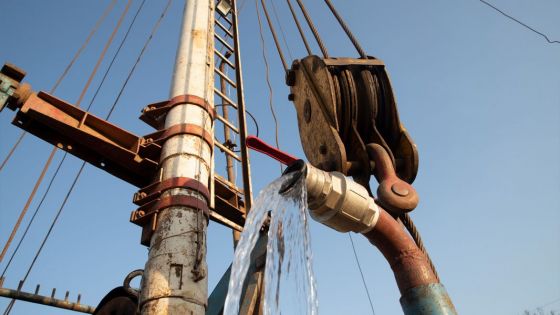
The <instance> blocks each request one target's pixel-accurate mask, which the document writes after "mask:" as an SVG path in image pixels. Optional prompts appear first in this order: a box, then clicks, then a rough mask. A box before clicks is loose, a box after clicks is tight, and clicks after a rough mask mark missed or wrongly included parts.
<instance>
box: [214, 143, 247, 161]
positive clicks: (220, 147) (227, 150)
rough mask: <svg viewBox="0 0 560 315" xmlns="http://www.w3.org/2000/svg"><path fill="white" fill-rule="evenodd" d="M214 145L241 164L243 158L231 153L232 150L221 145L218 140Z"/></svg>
mask: <svg viewBox="0 0 560 315" xmlns="http://www.w3.org/2000/svg"><path fill="white" fill-rule="evenodd" d="M214 144H215V145H216V146H217V147H218V148H219V149H220V150H222V151H224V152H225V153H226V154H227V155H229V156H231V157H232V158H234V159H236V160H238V161H239V162H241V158H240V157H239V156H238V155H237V154H235V152H233V151H231V150H230V149H228V148H226V147H225V146H224V145H223V144H221V143H220V141H219V140H218V139H215V140H214Z"/></svg>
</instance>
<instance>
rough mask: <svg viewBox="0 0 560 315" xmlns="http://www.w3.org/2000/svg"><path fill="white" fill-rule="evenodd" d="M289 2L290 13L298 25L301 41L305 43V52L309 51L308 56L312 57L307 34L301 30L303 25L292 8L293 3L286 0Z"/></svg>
mask: <svg viewBox="0 0 560 315" xmlns="http://www.w3.org/2000/svg"><path fill="white" fill-rule="evenodd" d="M286 2H288V6H289V7H290V12H291V13H292V17H293V18H294V22H295V23H296V27H297V29H298V32H299V35H300V36H301V40H302V41H303V45H304V46H305V50H307V54H308V55H312V54H313V53H312V52H311V47H309V43H308V42H307V38H306V37H305V33H304V32H303V29H302V28H301V24H300V23H299V19H298V17H297V15H296V12H295V10H294V7H293V6H292V2H291V1H290V0H286Z"/></svg>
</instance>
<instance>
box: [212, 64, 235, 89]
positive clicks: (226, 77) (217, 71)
mask: <svg viewBox="0 0 560 315" xmlns="http://www.w3.org/2000/svg"><path fill="white" fill-rule="evenodd" d="M214 71H216V73H217V74H218V75H220V77H222V78H224V79H225V80H226V81H227V83H229V84H231V86H233V87H234V88H236V87H237V84H235V82H233V80H232V79H230V78H228V76H227V75H226V74H225V73H223V72H222V71H220V69H218V68H214Z"/></svg>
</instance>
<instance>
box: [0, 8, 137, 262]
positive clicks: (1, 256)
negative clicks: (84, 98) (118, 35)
mask: <svg viewBox="0 0 560 315" xmlns="http://www.w3.org/2000/svg"><path fill="white" fill-rule="evenodd" d="M113 2H115V1H113ZM113 7H114V3H111V5H110V6H109V7H107V9H106V10H105V11H104V12H103V14H102V16H101V18H100V19H99V20H98V21H97V23H96V25H95V26H94V28H93V30H92V31H91V32H90V34H89V36H88V38H87V39H86V41H85V43H84V44H83V45H82V47H80V49H79V50H78V52H77V53H76V54H75V55H74V58H73V59H72V61H71V62H70V63H69V64H68V66H67V67H66V69H65V70H64V72H63V73H62V75H61V77H60V78H59V79H58V80H57V82H56V83H55V85H54V86H53V88H52V89H51V92H54V91H55V90H56V89H57V87H58V86H59V84H60V83H61V82H62V79H63V78H64V77H65V76H66V75H67V73H68V71H69V70H70V68H71V67H72V65H73V64H74V62H75V60H76V59H77V58H78V56H79V55H80V54H81V52H82V51H83V48H85V47H86V46H87V43H89V41H90V39H91V36H92V35H93V34H94V33H95V32H96V31H97V29H99V26H100V25H101V22H103V21H104V20H105V18H106V16H107V15H108V14H109V13H110V12H111V11H112V9H113ZM127 8H128V7H127ZM126 10H128V9H126ZM119 22H121V20H119ZM117 25H120V24H117ZM111 40H112V37H111ZM105 52H106V50H104V51H103V52H102V54H101V55H100V59H101V60H102V59H103V57H104V55H105ZM97 69H98V67H95V68H94V70H93V71H92V75H91V76H90V78H91V77H93V76H94V75H95V73H96V72H97ZM89 81H91V80H89ZM88 87H89V84H87V85H86V86H85V87H84V90H83V91H82V94H83V93H85V92H84V91H85V90H87V89H88ZM80 101H81V100H79V101H78V103H77V106H79V103H80ZM24 136H25V132H23V133H22V134H21V136H20V139H19V140H18V142H16V145H15V146H14V147H12V150H11V151H10V154H8V157H7V159H9V157H11V154H13V152H14V151H15V149H16V147H17V145H19V143H20V142H21V140H22V139H23V137H24ZM57 150H58V148H57V147H54V148H53V149H52V150H51V153H50V154H49V157H48V158H47V161H46V162H45V165H44V166H43V170H42V171H41V174H40V175H39V178H37V180H36V181H35V185H34V186H33V189H32V191H31V193H30V194H29V196H28V198H27V201H26V203H25V205H24V206H23V208H22V210H21V212H20V214H19V216H18V219H17V221H16V223H15V225H14V227H13V228H12V231H11V233H10V236H9V237H8V240H7V241H6V243H5V244H4V248H3V249H2V253H0V262H1V261H2V260H3V259H4V256H5V255H6V252H7V251H8V249H9V247H10V245H11V243H12V241H13V239H14V237H15V235H16V233H17V231H18V229H19V226H20V225H21V222H22V220H23V218H24V217H25V214H26V213H27V210H28V209H29V206H30V205H31V202H32V201H33V199H34V198H35V194H36V193H37V189H38V188H39V186H40V185H41V183H42V181H43V178H44V176H45V174H46V172H47V170H48V169H49V167H50V165H51V163H52V160H53V158H54V155H55V153H56V152H57ZM7 159H6V160H5V162H7ZM3 165H5V163H3V164H2V166H3Z"/></svg>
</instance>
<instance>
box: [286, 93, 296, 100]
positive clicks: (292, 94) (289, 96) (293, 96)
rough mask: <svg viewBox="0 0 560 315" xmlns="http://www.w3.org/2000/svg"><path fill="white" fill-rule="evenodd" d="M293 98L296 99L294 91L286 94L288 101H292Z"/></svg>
mask: <svg viewBox="0 0 560 315" xmlns="http://www.w3.org/2000/svg"><path fill="white" fill-rule="evenodd" d="M295 99H296V96H295V94H294V93H290V94H288V101H292V102H293V101H294V100H295Z"/></svg>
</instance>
